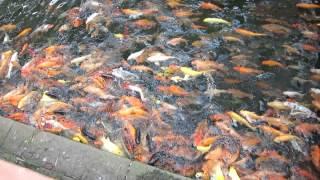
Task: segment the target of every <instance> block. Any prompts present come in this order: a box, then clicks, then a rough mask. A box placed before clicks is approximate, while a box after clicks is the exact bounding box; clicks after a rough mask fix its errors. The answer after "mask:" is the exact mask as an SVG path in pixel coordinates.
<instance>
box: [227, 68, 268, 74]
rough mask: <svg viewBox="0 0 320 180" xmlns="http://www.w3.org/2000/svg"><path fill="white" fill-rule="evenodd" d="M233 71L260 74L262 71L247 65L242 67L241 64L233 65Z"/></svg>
mask: <svg viewBox="0 0 320 180" xmlns="http://www.w3.org/2000/svg"><path fill="white" fill-rule="evenodd" d="M233 69H234V70H235V71H238V72H239V73H241V74H260V73H262V72H263V71H261V70H257V69H253V68H249V67H243V66H235V67H233Z"/></svg>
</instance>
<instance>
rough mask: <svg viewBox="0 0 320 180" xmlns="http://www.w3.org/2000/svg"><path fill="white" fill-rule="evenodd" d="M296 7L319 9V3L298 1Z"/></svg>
mask: <svg viewBox="0 0 320 180" xmlns="http://www.w3.org/2000/svg"><path fill="white" fill-rule="evenodd" d="M296 7H297V8H301V9H319V8H320V5H319V4H312V3H298V4H296Z"/></svg>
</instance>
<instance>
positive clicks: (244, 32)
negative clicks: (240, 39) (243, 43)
mask: <svg viewBox="0 0 320 180" xmlns="http://www.w3.org/2000/svg"><path fill="white" fill-rule="evenodd" d="M235 32H236V33H238V34H241V35H243V36H247V37H255V36H267V34H263V33H256V32H252V31H249V30H246V29H242V28H237V29H235Z"/></svg>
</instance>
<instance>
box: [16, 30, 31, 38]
mask: <svg viewBox="0 0 320 180" xmlns="http://www.w3.org/2000/svg"><path fill="white" fill-rule="evenodd" d="M31 31H32V28H26V29H24V30H22V31H21V32H20V33H19V34H18V35H17V36H16V37H15V39H19V38H23V37H26V36H27V35H28V34H30V33H31Z"/></svg>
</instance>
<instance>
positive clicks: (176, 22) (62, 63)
mask: <svg viewBox="0 0 320 180" xmlns="http://www.w3.org/2000/svg"><path fill="white" fill-rule="evenodd" d="M299 3H300V4H299ZM304 3H305V4H301V2H300V1H296V0H282V1H277V0H268V1H263V0H261V1H260V0H256V1H254V0H229V1H222V0H220V1H219V0H217V1H195V0H167V1H160V0H152V1H144V0H120V1H112V0H104V1H102V0H100V1H99V0H95V1H93V0H87V1H86V0H82V1H80V0H72V1H65V0H52V1H44V0H43V1H42V0H34V1H21V0H17V1H14V2H12V1H9V0H3V1H0V12H1V13H0V38H1V39H0V40H1V42H3V43H1V45H0V51H1V53H2V56H1V60H0V84H1V88H0V95H1V102H0V107H1V109H0V115H2V116H5V117H8V118H11V119H14V120H17V121H21V122H22V123H26V124H30V125H32V126H35V127H37V128H40V129H42V130H45V131H49V132H52V133H56V134H59V135H62V136H65V137H67V138H70V139H73V140H75V141H79V142H81V143H86V144H91V145H93V146H96V147H97V148H101V149H103V150H106V151H110V152H112V153H114V154H117V155H122V156H126V157H128V158H132V159H135V160H139V161H142V162H144V163H148V164H150V165H154V166H157V167H159V168H162V169H166V170H169V171H172V172H175V173H179V174H182V175H184V176H190V177H195V176H201V177H202V178H203V179H207V178H209V177H211V178H212V179H215V178H216V179H217V178H218V176H219V172H221V173H220V174H221V175H220V176H224V177H225V178H230V177H231V176H232V175H230V172H231V171H232V169H235V170H236V172H237V173H238V175H239V176H240V177H241V178H242V179H259V178H266V179H274V178H276V179H279V178H293V179H303V178H305V179H312V178H315V179H316V178H317V173H318V171H319V168H320V165H319V164H320V163H319V160H320V158H319V157H320V155H319V153H320V146H319V143H320V141H319V132H320V125H319V117H318V115H319V112H318V111H319V109H320V90H319V89H317V88H319V87H320V86H319V84H320V60H319V51H320V49H319V48H320V47H319V23H320V14H319V9H320V7H319V5H317V2H311V1H310V2H304ZM312 3H313V4H312ZM244 110H246V111H247V113H246V112H243V111H244ZM248 111H250V112H248ZM239 113H240V114H241V115H242V116H243V117H241V116H238V114H239ZM254 113H256V114H258V115H256V114H254ZM292 157H294V158H292ZM275 162H277V163H275ZM301 165H303V166H301ZM228 171H229V172H228ZM228 173H229V176H228Z"/></svg>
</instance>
